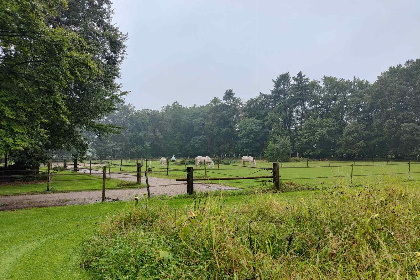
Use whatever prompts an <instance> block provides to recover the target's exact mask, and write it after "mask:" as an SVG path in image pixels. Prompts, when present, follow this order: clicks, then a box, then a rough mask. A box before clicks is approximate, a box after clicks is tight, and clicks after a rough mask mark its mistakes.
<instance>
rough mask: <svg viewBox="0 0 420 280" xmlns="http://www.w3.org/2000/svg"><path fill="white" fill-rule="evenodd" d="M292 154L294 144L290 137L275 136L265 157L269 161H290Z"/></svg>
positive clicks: (269, 143)
mask: <svg viewBox="0 0 420 280" xmlns="http://www.w3.org/2000/svg"><path fill="white" fill-rule="evenodd" d="M291 152H292V144H291V143H290V139H289V138H288V137H282V136H273V137H272V139H271V140H270V141H269V142H268V146H267V149H266V150H265V157H266V158H267V159H268V160H269V161H288V160H289V159H290V154H291Z"/></svg>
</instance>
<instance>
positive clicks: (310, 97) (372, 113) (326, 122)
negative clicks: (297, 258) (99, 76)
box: [92, 60, 420, 160]
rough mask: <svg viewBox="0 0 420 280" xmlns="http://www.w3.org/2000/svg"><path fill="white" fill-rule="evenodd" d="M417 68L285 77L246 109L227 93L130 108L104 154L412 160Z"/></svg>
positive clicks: (415, 64)
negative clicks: (373, 74)
mask: <svg viewBox="0 0 420 280" xmlns="http://www.w3.org/2000/svg"><path fill="white" fill-rule="evenodd" d="M419 67H420V60H410V61H408V62H407V63H406V64H405V65H398V66H396V67H390V68H389V70H388V71H386V72H383V73H382V74H381V75H380V76H379V77H378V80H377V81H375V82H374V83H369V82H367V81H365V80H361V79H358V78H354V79H353V80H346V79H340V78H336V77H330V76H325V77H323V79H322V80H321V81H315V80H310V79H309V78H308V77H306V76H305V75H304V74H303V73H302V72H299V73H297V74H296V76H292V75H290V74H289V73H283V74H281V75H279V76H278V77H277V78H276V79H273V89H272V90H271V91H270V93H268V94H265V93H260V94H259V95H258V96H257V97H255V98H251V99H250V100H248V101H246V102H242V101H241V100H240V99H239V98H237V97H235V93H234V91H233V90H231V89H229V90H226V91H225V93H224V94H223V98H222V99H220V98H217V97H215V98H213V99H212V100H211V101H210V102H209V103H208V104H207V105H204V106H199V107H197V106H194V107H190V108H188V107H183V106H182V105H180V104H179V103H177V102H175V103H174V104H172V105H168V106H165V107H164V108H163V109H162V110H160V111H158V110H141V111H136V110H135V109H134V108H133V107H130V106H129V105H128V107H127V108H130V110H128V111H127V108H126V106H127V105H124V106H122V107H121V108H120V109H119V111H118V112H117V113H116V115H115V116H118V117H115V119H116V120H117V119H118V121H115V122H111V123H114V124H116V125H121V126H124V127H126V129H125V130H124V132H123V134H121V135H114V136H112V139H113V140H112V141H111V142H110V143H108V144H107V145H108V149H104V150H105V151H106V150H108V151H110V150H112V149H114V150H115V151H117V154H113V155H112V156H116V157H150V156H151V157H160V156H171V155H172V154H176V155H178V156H189V157H194V156H197V155H210V156H215V155H218V156H225V155H227V156H229V155H253V156H262V155H264V156H265V157H267V158H268V159H271V160H286V159H287V158H289V157H290V156H291V155H295V156H296V155H299V156H304V157H310V158H316V159H320V158H330V157H332V156H333V157H339V158H348V159H350V158H371V157H372V156H374V157H378V156H379V157H396V158H401V157H413V156H414V157H416V156H418V155H419V154H420V148H419V146H420V138H419V134H420V132H419V131H420V129H419V125H420V119H419V116H420V112H419V109H420V103H419V96H420V93H419V85H420V72H419ZM124 112H129V115H130V116H127V117H125V116H124V114H126V113H124ZM112 118H114V117H112V116H111V117H110V118H109V119H108V120H110V119H112ZM121 119H126V124H123V123H121ZM140 135H141V136H140ZM101 141H102V142H101ZM106 141H109V139H108V140H105V139H102V140H100V139H99V138H97V139H95V143H99V142H101V143H103V142H106ZM95 143H94V144H93V145H92V147H97V145H96V144H95ZM115 146H118V147H120V149H115V148H112V147H115ZM108 153H109V152H108Z"/></svg>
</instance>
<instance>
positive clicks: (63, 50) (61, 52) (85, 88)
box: [0, 0, 125, 165]
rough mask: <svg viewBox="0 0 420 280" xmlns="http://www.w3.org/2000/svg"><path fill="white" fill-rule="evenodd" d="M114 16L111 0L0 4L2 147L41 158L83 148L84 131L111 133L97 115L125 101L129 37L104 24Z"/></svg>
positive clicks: (21, 0) (39, 0)
mask: <svg viewBox="0 0 420 280" xmlns="http://www.w3.org/2000/svg"><path fill="white" fill-rule="evenodd" d="M81 2H83V3H81ZM107 3H108V4H107ZM76 6H77V7H79V10H78V11H75V8H74V7H76ZM86 7H87V8H88V9H86ZM95 10H96V11H99V10H101V11H102V13H99V14H97V15H96V16H94V14H95V13H94V11H95ZM110 14H111V9H110V7H109V1H69V2H67V1H61V0H52V1H46V0H31V1H29V0H17V1H1V2H0V108H1V109H2V110H1V113H0V120H1V124H2V125H1V126H0V136H1V138H2V139H4V141H2V143H0V151H3V152H10V153H11V154H12V155H13V156H15V160H21V161H22V162H25V161H26V162H28V159H33V160H35V162H34V163H36V162H39V160H42V159H43V158H44V157H45V155H46V154H45V151H47V150H49V149H59V148H62V147H64V146H67V147H68V148H71V146H72V147H73V148H74V147H77V148H79V149H85V148H86V147H87V145H86V144H87V142H86V141H85V139H83V131H86V130H91V131H94V132H96V133H98V132H105V131H107V128H106V127H104V126H102V125H100V124H98V123H97V120H99V119H100V118H102V117H103V116H105V115H107V114H109V113H110V112H112V111H113V110H114V109H115V104H116V103H118V102H121V101H122V99H121V96H122V93H121V92H120V91H119V88H118V85H117V84H116V83H115V78H116V77H117V76H118V73H119V64H120V62H121V59H122V56H123V53H124V45H123V42H124V40H125V37H124V36H123V35H121V34H120V33H119V32H118V29H116V28H115V27H112V29H110V30H107V29H108V27H109V26H112V24H111V18H110ZM105 23H106V24H105ZM84 26H90V27H91V29H90V30H91V31H92V32H91V33H92V34H89V33H88V32H85V31H86V30H87V28H84ZM93 33H95V35H96V36H93ZM111 37H112V40H111V39H109V40H107V38H111ZM108 42H109V44H108ZM95 46H96V47H95ZM68 143H71V145H68ZM31 165H32V163H31Z"/></svg>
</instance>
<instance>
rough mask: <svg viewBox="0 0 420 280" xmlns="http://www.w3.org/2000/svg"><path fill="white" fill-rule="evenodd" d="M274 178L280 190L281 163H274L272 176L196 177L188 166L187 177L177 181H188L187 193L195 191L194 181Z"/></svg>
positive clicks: (274, 182) (275, 184)
mask: <svg viewBox="0 0 420 280" xmlns="http://www.w3.org/2000/svg"><path fill="white" fill-rule="evenodd" d="M267 178H271V179H273V184H274V188H275V189H276V190H278V191H280V172H279V163H278V162H274V163H273V175H270V176H250V177H211V178H195V179H194V168H192V167H187V178H186V179H184V178H180V179H176V181H187V193H188V194H193V193H194V181H211V180H222V181H223V180H255V179H267Z"/></svg>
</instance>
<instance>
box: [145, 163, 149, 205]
mask: <svg viewBox="0 0 420 280" xmlns="http://www.w3.org/2000/svg"><path fill="white" fill-rule="evenodd" d="M144 177H146V185H147V198H150V185H149V177H147V168H146V171H144Z"/></svg>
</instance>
